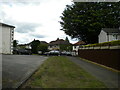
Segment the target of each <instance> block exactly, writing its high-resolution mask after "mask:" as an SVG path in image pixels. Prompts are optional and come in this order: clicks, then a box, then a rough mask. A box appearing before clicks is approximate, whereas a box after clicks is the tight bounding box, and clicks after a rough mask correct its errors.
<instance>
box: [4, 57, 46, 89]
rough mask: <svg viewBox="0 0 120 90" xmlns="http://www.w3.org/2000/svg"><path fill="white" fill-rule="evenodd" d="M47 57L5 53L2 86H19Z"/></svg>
mask: <svg viewBox="0 0 120 90" xmlns="http://www.w3.org/2000/svg"><path fill="white" fill-rule="evenodd" d="M46 59H47V57H43V56H35V55H3V56H2V87H3V88H17V87H18V86H19V85H20V84H21V83H22V82H23V81H24V80H26V79H27V78H28V77H29V76H30V75H31V74H32V73H33V72H34V71H35V70H36V69H37V68H38V67H39V66H40V65H41V64H42V63H43V61H44V60H46Z"/></svg>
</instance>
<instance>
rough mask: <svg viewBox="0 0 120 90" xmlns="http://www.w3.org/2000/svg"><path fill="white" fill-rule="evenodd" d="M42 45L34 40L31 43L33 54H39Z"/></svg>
mask: <svg viewBox="0 0 120 90" xmlns="http://www.w3.org/2000/svg"><path fill="white" fill-rule="evenodd" d="M39 45H40V41H39V40H35V39H34V40H33V41H32V42H31V47H32V53H34V54H37V53H38V46H39Z"/></svg>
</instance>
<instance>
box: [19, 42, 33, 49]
mask: <svg viewBox="0 0 120 90" xmlns="http://www.w3.org/2000/svg"><path fill="white" fill-rule="evenodd" d="M17 48H18V49H32V47H31V44H30V43H28V44H19V45H18V46H17Z"/></svg>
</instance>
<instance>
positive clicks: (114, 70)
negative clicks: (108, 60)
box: [78, 57, 120, 73]
mask: <svg viewBox="0 0 120 90" xmlns="http://www.w3.org/2000/svg"><path fill="white" fill-rule="evenodd" d="M78 58H80V59H81V60H83V61H86V62H89V63H92V64H95V65H98V66H100V67H103V68H106V69H108V70H110V71H112V72H117V73H120V71H119V70H116V69H113V68H110V67H107V66H105V65H102V64H99V63H96V62H92V61H90V60H87V59H84V58H81V57H78Z"/></svg>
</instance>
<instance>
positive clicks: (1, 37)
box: [0, 23, 15, 54]
mask: <svg viewBox="0 0 120 90" xmlns="http://www.w3.org/2000/svg"><path fill="white" fill-rule="evenodd" d="M14 28H15V27H14V26H11V25H8V24H4V23H0V53H3V54H12V52H13V40H14Z"/></svg>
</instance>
